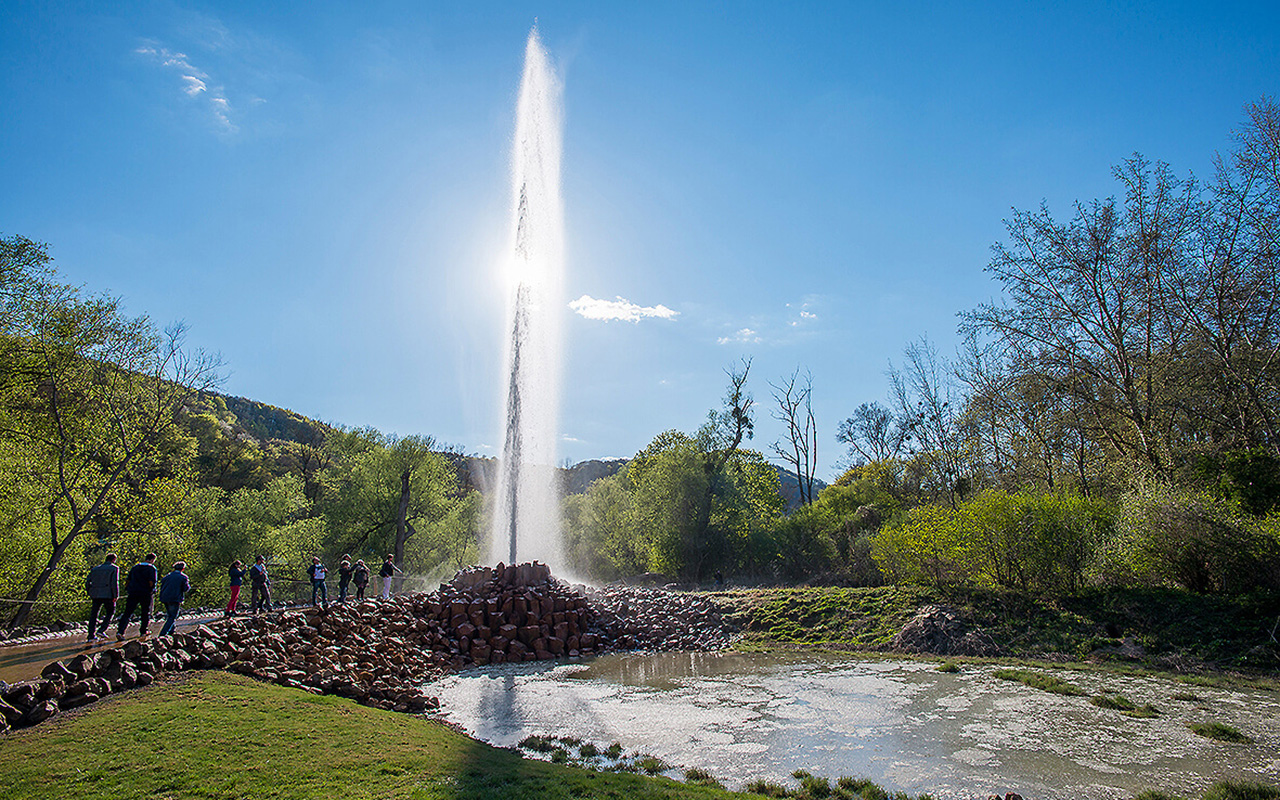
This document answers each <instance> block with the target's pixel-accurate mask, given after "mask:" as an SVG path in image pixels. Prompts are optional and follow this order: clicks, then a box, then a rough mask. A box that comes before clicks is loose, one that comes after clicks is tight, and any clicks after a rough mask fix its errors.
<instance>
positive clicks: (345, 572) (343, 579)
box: [338, 564, 353, 586]
mask: <svg viewBox="0 0 1280 800" xmlns="http://www.w3.org/2000/svg"><path fill="white" fill-rule="evenodd" d="M352 569H353V567H352V566H351V565H350V564H348V565H346V566H345V567H338V583H340V584H342V585H343V586H346V585H347V584H348V583H351V571H352Z"/></svg>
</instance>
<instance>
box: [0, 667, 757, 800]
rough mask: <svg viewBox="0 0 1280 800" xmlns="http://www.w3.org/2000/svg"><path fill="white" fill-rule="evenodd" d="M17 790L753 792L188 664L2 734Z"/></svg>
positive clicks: (24, 793)
mask: <svg viewBox="0 0 1280 800" xmlns="http://www.w3.org/2000/svg"><path fill="white" fill-rule="evenodd" d="M0 776H3V784H4V786H5V790H6V791H5V793H4V795H5V798H6V800H14V799H15V798H59V800H74V799H75V798H103V799H104V800H106V798H110V799H111V800H118V799H119V798H124V797H128V798H153V799H154V800H180V799H182V798H218V800H229V799H234V798H243V799H244V800H249V799H250V798H253V799H254V800H258V799H260V798H299V799H300V800H301V798H316V797H334V798H337V797H342V798H410V799H411V800H454V799H455V798H456V799H457V800H463V799H464V798H465V799H470V798H476V799H477V800H487V799H488V798H492V799H493V800H497V799H498V798H549V799H550V800H556V799H557V798H566V799H567V798H619V799H621V798H672V799H673V800H684V799H685V798H688V799H689V800H695V799H696V798H727V797H747V796H748V795H741V794H736V793H731V792H725V791H722V790H719V789H715V788H712V787H706V786H689V785H686V784H682V783H678V782H676V781H673V780H671V779H668V778H663V777H656V778H654V777H647V776H642V775H631V774H617V773H598V772H591V771H588V770H584V769H579V768H575V767H571V766H562V765H557V764H549V763H545V762H542V761H536V760H531V759H522V758H520V757H519V756H518V755H517V754H516V753H514V752H512V751H509V750H503V749H499V748H495V747H491V746H489V745H486V744H484V743H482V742H477V741H475V740H473V739H470V738H468V737H466V736H463V735H461V734H459V733H457V732H455V731H454V730H452V729H450V728H449V727H448V726H446V725H444V724H442V723H439V722H435V721H432V720H427V719H422V718H419V717H411V716H407V715H404V714H395V713H392V712H388V711H381V710H378V709H373V708H366V707H364V706H360V705H357V704H356V703H354V702H352V701H350V700H344V699H342V698H338V697H318V696H315V695H310V694H307V693H305V692H301V691H298V690H295V689H289V688H285V687H280V686H274V685H270V684H265V683H259V682H257V681H254V680H252V679H250V678H246V677H243V676H240V675H235V674H231V673H225V672H213V671H211V672H198V673H188V674H187V675H184V676H182V677H180V678H178V679H175V680H174V681H172V682H167V683H164V684H157V685H155V686H153V687H150V688H148V689H145V690H138V691H133V692H127V693H125V694H123V695H118V696H116V697H113V698H110V699H108V700H105V701H103V702H99V703H95V704H94V705H92V706H89V707H87V708H86V709H84V710H83V712H76V713H73V714H69V715H66V716H60V717H57V718H55V719H53V720H50V721H49V722H46V723H43V724H41V725H37V726H35V727H33V728H28V729H24V730H19V731H14V732H11V733H9V734H7V735H4V736H0Z"/></svg>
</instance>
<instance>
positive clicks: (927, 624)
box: [889, 605, 1000, 656]
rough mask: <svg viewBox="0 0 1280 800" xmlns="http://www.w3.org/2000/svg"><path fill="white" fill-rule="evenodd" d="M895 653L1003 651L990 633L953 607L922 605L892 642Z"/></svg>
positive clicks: (961, 654) (944, 654)
mask: <svg viewBox="0 0 1280 800" xmlns="http://www.w3.org/2000/svg"><path fill="white" fill-rule="evenodd" d="M889 650H890V651H892V652H895V653H932V654H935V655H943V656H992V655H996V654H997V653H999V651H1000V647H999V645H997V644H996V642H995V640H994V639H992V638H991V635H990V634H988V633H987V632H986V631H984V630H982V629H981V628H979V627H976V626H973V625H971V624H970V623H969V622H968V621H967V620H966V618H965V615H964V614H963V613H961V612H960V611H957V610H956V609H954V608H949V607H947V606H938V605H927V606H923V607H922V608H920V609H919V610H917V611H916V615H915V616H914V617H912V619H911V621H910V622H908V623H907V624H906V625H903V626H902V630H900V631H898V632H897V634H895V635H894V637H893V639H892V640H890V642H889Z"/></svg>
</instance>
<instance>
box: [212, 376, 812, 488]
mask: <svg viewBox="0 0 1280 800" xmlns="http://www.w3.org/2000/svg"><path fill="white" fill-rule="evenodd" d="M213 394H216V393H213ZM217 397H219V398H220V399H221V400H222V401H223V403H225V404H226V408H227V410H228V411H230V412H231V413H232V414H234V415H235V420H236V427H238V428H241V429H243V430H244V431H245V432H247V433H249V434H250V435H252V436H253V437H254V438H255V439H258V440H260V441H268V440H271V439H279V440H284V441H292V442H298V443H300V444H308V445H313V446H319V445H321V444H323V443H324V440H325V437H326V436H327V435H328V432H329V431H330V430H332V428H331V427H330V426H328V425H326V424H324V423H323V422H317V421H316V420H313V419H309V418H308V417H304V416H302V415H301V414H298V413H296V412H293V411H289V410H288V409H284V408H277V407H276V406H272V405H267V404H266V403H259V402H257V401H256V400H248V399H246V398H243V397H235V396H233V395H224V394H217ZM444 455H445V456H446V457H447V458H449V459H450V460H451V461H452V462H453V464H454V467H455V468H456V469H457V470H458V478H459V480H460V481H461V482H462V485H463V486H466V487H468V488H471V489H475V490H477V491H479V492H481V493H485V494H487V493H489V492H491V491H494V490H495V489H496V488H497V484H498V460H497V459H496V458H492V457H485V456H465V455H459V454H457V453H448V452H446V453H444ZM628 460H629V459H625V458H607V459H589V460H587V461H580V462H578V463H577V464H574V465H573V466H570V467H559V468H557V470H556V471H557V472H558V473H560V486H561V489H562V491H563V493H564V494H566V495H573V494H582V493H583V492H585V491H586V490H587V489H588V488H589V487H590V486H591V484H593V483H595V482H596V481H598V480H600V479H601V478H608V477H610V476H612V475H616V474H617V473H618V471H619V470H621V469H622V468H623V467H625V466H626V465H627V461H628ZM771 466H772V467H773V468H774V469H775V470H777V472H778V481H779V483H780V487H779V492H780V493H781V494H782V499H783V500H785V501H786V503H787V511H788V512H791V511H794V510H796V509H797V508H799V506H800V481H799V479H798V478H797V477H796V474H795V473H794V472H792V471H791V470H789V469H787V468H786V467H783V466H779V465H777V464H771ZM825 488H827V484H826V483H825V482H824V481H821V480H817V479H815V480H814V482H813V493H814V495H815V496H817V494H818V492H820V491H822V490H823V489H825Z"/></svg>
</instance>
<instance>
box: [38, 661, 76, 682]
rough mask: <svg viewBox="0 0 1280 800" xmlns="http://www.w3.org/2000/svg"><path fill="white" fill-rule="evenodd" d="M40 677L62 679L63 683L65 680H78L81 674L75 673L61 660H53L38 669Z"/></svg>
mask: <svg viewBox="0 0 1280 800" xmlns="http://www.w3.org/2000/svg"><path fill="white" fill-rule="evenodd" d="M40 677H42V678H45V679H46V680H55V681H63V682H64V683H65V682H67V681H75V680H78V679H80V678H81V677H83V676H82V675H77V674H76V673H74V672H72V671H71V670H69V669H67V668H66V666H65V665H64V664H63V663H62V662H61V661H53V662H50V663H49V664H48V665H46V666H45V668H44V669H42V670H40Z"/></svg>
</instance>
